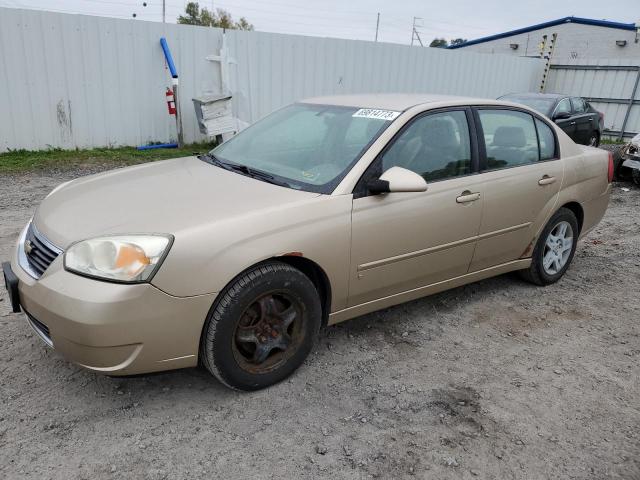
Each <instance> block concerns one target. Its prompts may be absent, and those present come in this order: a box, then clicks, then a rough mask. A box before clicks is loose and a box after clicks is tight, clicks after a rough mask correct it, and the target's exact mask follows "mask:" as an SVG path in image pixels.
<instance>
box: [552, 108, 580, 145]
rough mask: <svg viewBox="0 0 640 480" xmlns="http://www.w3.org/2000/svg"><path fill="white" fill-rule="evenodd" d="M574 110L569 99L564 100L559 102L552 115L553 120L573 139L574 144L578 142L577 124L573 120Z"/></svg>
mask: <svg viewBox="0 0 640 480" xmlns="http://www.w3.org/2000/svg"><path fill="white" fill-rule="evenodd" d="M562 115H567V117H566V118H561V116H562ZM572 116H573V109H572V107H571V101H570V100H569V98H563V99H562V100H560V101H559V102H558V105H556V108H555V109H554V111H553V113H552V114H551V118H552V119H553V121H554V122H556V124H557V125H558V126H559V127H560V128H561V129H562V130H564V132H565V133H566V134H567V135H569V136H570V137H571V139H572V140H573V141H574V142H577V140H576V122H575V120H574V119H573V118H572Z"/></svg>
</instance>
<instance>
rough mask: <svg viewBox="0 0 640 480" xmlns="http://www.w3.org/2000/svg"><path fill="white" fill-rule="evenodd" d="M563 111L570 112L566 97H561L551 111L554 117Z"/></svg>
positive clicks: (569, 104)
mask: <svg viewBox="0 0 640 480" xmlns="http://www.w3.org/2000/svg"><path fill="white" fill-rule="evenodd" d="M563 113H564V114H567V113H568V114H571V103H570V102H569V99H568V98H563V99H562V100H560V102H559V103H558V106H556V109H555V111H554V112H553V116H554V117H555V116H556V115H560V114H563Z"/></svg>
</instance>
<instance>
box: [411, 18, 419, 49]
mask: <svg viewBox="0 0 640 480" xmlns="http://www.w3.org/2000/svg"><path fill="white" fill-rule="evenodd" d="M416 18H418V17H413V25H412V26H411V46H412V47H413V39H414V38H415V36H416Z"/></svg>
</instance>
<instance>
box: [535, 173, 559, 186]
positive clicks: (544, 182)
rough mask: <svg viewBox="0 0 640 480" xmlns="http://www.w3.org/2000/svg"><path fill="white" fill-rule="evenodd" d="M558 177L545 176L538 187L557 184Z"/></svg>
mask: <svg viewBox="0 0 640 480" xmlns="http://www.w3.org/2000/svg"><path fill="white" fill-rule="evenodd" d="M555 181H556V177H550V176H549V175H544V176H543V177H542V178H541V179H540V180H538V185H551V184H552V183H555Z"/></svg>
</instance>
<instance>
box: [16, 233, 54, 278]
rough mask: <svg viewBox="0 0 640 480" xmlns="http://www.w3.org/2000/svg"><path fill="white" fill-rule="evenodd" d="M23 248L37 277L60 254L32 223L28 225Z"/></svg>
mask: <svg viewBox="0 0 640 480" xmlns="http://www.w3.org/2000/svg"><path fill="white" fill-rule="evenodd" d="M23 248H24V253H25V254H26V256H27V262H28V263H29V266H30V267H31V270H32V271H33V273H35V274H36V275H37V276H38V278H39V277H40V276H42V274H43V273H44V272H45V270H46V269H47V268H49V265H51V263H52V262H53V261H54V260H55V259H56V257H57V256H58V255H59V254H60V251H59V250H56V249H55V247H54V246H53V245H51V243H50V242H49V241H48V240H47V239H45V238H44V237H43V236H42V235H40V234H39V233H38V232H37V230H36V229H35V228H34V226H33V224H31V225H29V229H28V230H27V235H26V237H25V241H24V245H23Z"/></svg>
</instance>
